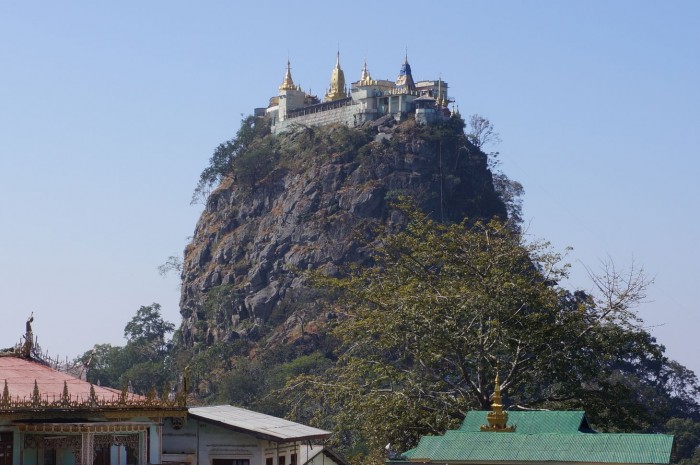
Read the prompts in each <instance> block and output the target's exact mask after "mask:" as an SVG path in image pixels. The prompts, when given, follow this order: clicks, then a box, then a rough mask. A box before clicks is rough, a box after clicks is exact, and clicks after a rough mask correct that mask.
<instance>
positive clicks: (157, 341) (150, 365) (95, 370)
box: [78, 303, 175, 394]
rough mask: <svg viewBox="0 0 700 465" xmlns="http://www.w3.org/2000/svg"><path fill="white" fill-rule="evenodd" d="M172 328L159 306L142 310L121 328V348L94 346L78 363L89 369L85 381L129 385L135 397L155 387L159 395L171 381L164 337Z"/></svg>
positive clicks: (115, 386) (116, 385)
mask: <svg viewBox="0 0 700 465" xmlns="http://www.w3.org/2000/svg"><path fill="white" fill-rule="evenodd" d="M174 329H175V325H173V324H172V323H169V322H167V321H165V320H163V318H162V317H161V314H160V305H159V304H157V303H153V304H151V305H148V306H141V307H140V308H139V309H138V310H137V312H136V314H135V315H134V316H133V317H132V318H131V320H130V321H129V322H128V323H127V324H126V326H125V327H124V337H125V338H126V340H127V343H126V345H125V346H124V347H118V346H112V345H111V344H97V345H95V346H94V347H93V349H92V350H89V351H87V352H85V353H84V354H83V355H82V356H80V357H79V358H78V361H79V362H80V363H82V364H83V365H85V366H87V367H88V370H87V380H88V381H90V382H91V383H95V384H101V385H104V386H110V387H114V388H123V387H125V386H127V385H128V384H129V383H131V386H132V387H133V388H134V390H135V391H136V392H138V393H142V394H145V393H146V392H148V391H150V389H151V388H152V387H153V386H155V387H156V388H157V389H158V390H159V391H161V390H162V389H163V387H164V386H166V385H167V384H168V383H170V382H172V381H174V379H173V378H174V374H173V372H172V370H170V369H169V367H168V366H167V363H168V344H167V341H166V336H167V334H168V333H171V332H172V331H173V330H174Z"/></svg>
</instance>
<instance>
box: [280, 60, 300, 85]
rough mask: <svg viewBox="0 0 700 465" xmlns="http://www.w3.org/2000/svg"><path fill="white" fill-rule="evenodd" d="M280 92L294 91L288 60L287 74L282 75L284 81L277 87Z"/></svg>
mask: <svg viewBox="0 0 700 465" xmlns="http://www.w3.org/2000/svg"><path fill="white" fill-rule="evenodd" d="M279 89H280V92H282V91H283V90H295V89H296V87H295V86H294V81H292V69H291V66H290V63H289V60H287V72H286V73H285V74H284V80H283V81H282V84H281V85H280V87H279Z"/></svg>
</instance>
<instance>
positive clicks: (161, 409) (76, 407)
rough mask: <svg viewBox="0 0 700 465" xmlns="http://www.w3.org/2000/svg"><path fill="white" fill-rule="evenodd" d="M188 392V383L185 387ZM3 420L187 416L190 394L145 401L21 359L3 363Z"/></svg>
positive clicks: (0, 362) (154, 396)
mask: <svg viewBox="0 0 700 465" xmlns="http://www.w3.org/2000/svg"><path fill="white" fill-rule="evenodd" d="M185 386H186V383H185ZM0 389H2V395H1V396H0V417H4V418H7V417H16V418H32V417H35V416H36V415H38V416H39V417H41V418H43V419H48V418H62V419H66V418H72V417H80V416H82V415H84V414H85V413H86V412H90V414H91V415H93V414H96V415H98V416H104V415H106V416H108V417H111V416H114V415H118V416H123V415H126V416H129V417H141V416H168V417H184V416H186V415H187V408H186V406H185V403H186V392H185V390H180V391H178V392H172V393H171V392H167V393H165V394H163V396H162V397H161V396H159V395H158V393H156V392H155V390H153V391H151V392H150V393H148V394H147V395H146V396H141V395H137V394H133V393H130V392H127V389H126V388H124V389H122V390H117V389H112V388H108V387H103V386H95V385H93V384H91V383H89V382H87V381H84V380H81V379H79V378H76V377H73V376H71V375H69V374H66V373H63V372H61V371H58V370H55V369H53V368H51V367H49V366H46V365H45V364H44V363H41V362H39V361H34V360H31V359H27V358H22V357H18V356H2V357H0Z"/></svg>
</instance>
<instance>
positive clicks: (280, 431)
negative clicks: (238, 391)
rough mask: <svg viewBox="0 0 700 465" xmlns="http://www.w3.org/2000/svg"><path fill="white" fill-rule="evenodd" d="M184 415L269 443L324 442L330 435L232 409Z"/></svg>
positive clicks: (221, 407)
mask: <svg viewBox="0 0 700 465" xmlns="http://www.w3.org/2000/svg"><path fill="white" fill-rule="evenodd" d="M188 411H189V414H190V415H191V416H193V417H195V418H198V419H200V420H203V421H206V422H210V423H214V424H217V425H219V426H222V427H224V428H228V429H232V430H235V431H243V432H248V433H251V434H253V435H255V436H257V437H260V438H263V439H268V440H271V441H279V442H286V441H300V440H305V439H324V438H327V437H328V436H330V435H331V433H330V432H329V431H325V430H322V429H318V428H313V427H311V426H306V425H302V424H301V423H295V422H293V421H289V420H285V419H283V418H278V417H273V416H271V415H265V414H264V413H258V412H253V411H252V410H246V409H244V408H240V407H234V406H232V405H216V406H211V407H191V408H190V409H189V410H188Z"/></svg>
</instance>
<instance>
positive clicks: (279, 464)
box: [277, 455, 287, 465]
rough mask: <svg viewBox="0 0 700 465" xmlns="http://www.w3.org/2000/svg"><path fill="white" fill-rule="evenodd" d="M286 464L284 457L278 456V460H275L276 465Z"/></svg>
mask: <svg viewBox="0 0 700 465" xmlns="http://www.w3.org/2000/svg"><path fill="white" fill-rule="evenodd" d="M286 463H287V457H286V456H284V455H280V458H279V459H277V465H285V464H286Z"/></svg>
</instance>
